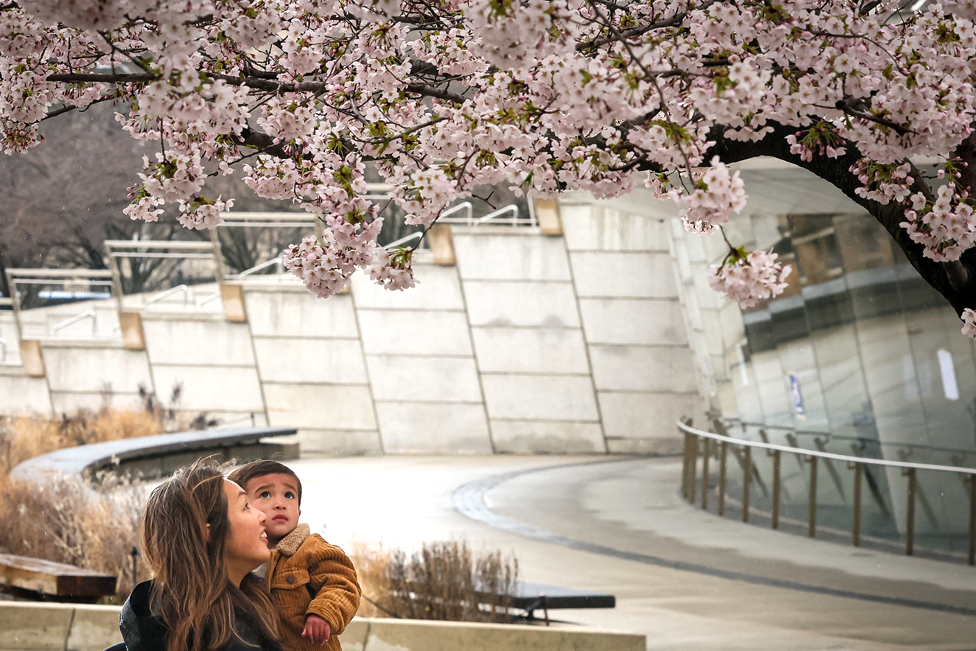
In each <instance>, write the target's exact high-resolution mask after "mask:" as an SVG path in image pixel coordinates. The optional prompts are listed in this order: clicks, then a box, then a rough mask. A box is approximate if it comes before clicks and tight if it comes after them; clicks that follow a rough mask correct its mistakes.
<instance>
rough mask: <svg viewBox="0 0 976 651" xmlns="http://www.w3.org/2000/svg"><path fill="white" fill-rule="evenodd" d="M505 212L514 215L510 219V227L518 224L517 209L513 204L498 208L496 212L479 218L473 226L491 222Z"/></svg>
mask: <svg viewBox="0 0 976 651" xmlns="http://www.w3.org/2000/svg"><path fill="white" fill-rule="evenodd" d="M507 212H511V213H515V214H514V216H513V217H512V219H511V222H512V226H515V225H517V224H518V218H519V209H518V206H516V205H515V204H514V203H513V204H512V205H511V206H505V207H504V208H499V209H498V210H496V211H494V212H490V213H488V214H487V215H485V216H484V217H481V218H479V219H478V220H477V221H476V222H475V225H477V224H484V223H485V222H490V221H491V220H493V219H495V218H496V217H498V216H499V215H504V214H505V213H507Z"/></svg>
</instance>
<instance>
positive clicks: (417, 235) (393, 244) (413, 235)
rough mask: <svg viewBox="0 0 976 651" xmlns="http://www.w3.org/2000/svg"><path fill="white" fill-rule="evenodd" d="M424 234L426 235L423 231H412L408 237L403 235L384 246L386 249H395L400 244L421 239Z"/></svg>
mask: <svg viewBox="0 0 976 651" xmlns="http://www.w3.org/2000/svg"><path fill="white" fill-rule="evenodd" d="M423 236H424V232H423V231H417V232H416V233H410V235H407V236H406V237H401V238H400V239H398V240H397V241H395V242H390V243H389V244H387V245H386V246H384V247H383V248H384V249H386V250H390V249H394V248H396V247H398V246H403V245H404V244H406V243H407V242H410V241H412V240H419V239H420V238H422V237H423Z"/></svg>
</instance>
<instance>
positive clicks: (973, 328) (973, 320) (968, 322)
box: [962, 307, 976, 339]
mask: <svg viewBox="0 0 976 651" xmlns="http://www.w3.org/2000/svg"><path fill="white" fill-rule="evenodd" d="M962 321H963V326H962V333H963V334H964V335H966V336H967V337H972V338H973V339H976V312H974V311H973V310H971V309H969V308H968V307H967V308H966V309H965V310H963V311H962Z"/></svg>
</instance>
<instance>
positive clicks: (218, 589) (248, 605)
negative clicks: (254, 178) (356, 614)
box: [119, 462, 280, 651]
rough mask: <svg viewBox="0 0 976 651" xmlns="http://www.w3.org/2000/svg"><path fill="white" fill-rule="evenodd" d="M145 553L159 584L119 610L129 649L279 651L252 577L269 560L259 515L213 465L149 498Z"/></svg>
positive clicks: (272, 620) (181, 474)
mask: <svg viewBox="0 0 976 651" xmlns="http://www.w3.org/2000/svg"><path fill="white" fill-rule="evenodd" d="M142 547H143V550H144V553H145V557H146V561H147V562H148V563H149V567H150V568H151V569H152V570H153V573H154V574H155V577H156V578H155V579H153V580H152V581H147V582H145V583H141V584H140V585H138V586H137V587H136V589H135V590H133V591H132V594H131V595H130V596H129V599H128V600H127V601H126V602H125V606H123V608H122V616H121V619H120V622H119V627H120V629H121V630H122V638H123V639H124V640H125V645H126V649H127V651H280V646H279V644H278V642H277V638H278V615H277V613H276V611H275V608H274V605H273V604H272V602H271V599H270V597H269V595H268V593H267V591H266V590H265V589H264V586H263V585H262V584H261V582H260V581H259V580H257V579H255V578H254V577H253V576H252V575H251V574H250V572H251V570H254V569H256V568H257V567H259V566H260V565H261V564H263V563H265V562H266V561H267V560H268V558H269V557H270V555H271V552H270V551H269V550H268V545H267V537H266V536H265V533H264V514H263V513H262V512H261V511H259V510H257V509H255V508H251V506H250V505H249V504H248V502H247V496H246V494H245V493H244V491H243V490H241V487H240V486H238V485H237V484H235V483H233V482H231V481H228V480H226V479H225V478H224V476H223V474H221V472H220V471H219V470H217V469H216V468H215V467H214V466H213V465H211V464H209V463H206V462H197V463H195V464H193V465H192V466H189V467H188V468H183V469H181V470H179V471H178V472H177V473H176V474H175V475H174V476H173V477H172V478H171V479H169V480H168V481H166V482H164V483H163V484H162V485H160V486H159V487H157V488H156V489H155V490H154V491H153V492H152V494H151V495H150V496H149V503H148V504H147V505H146V514H145V518H144V520H143V524H142Z"/></svg>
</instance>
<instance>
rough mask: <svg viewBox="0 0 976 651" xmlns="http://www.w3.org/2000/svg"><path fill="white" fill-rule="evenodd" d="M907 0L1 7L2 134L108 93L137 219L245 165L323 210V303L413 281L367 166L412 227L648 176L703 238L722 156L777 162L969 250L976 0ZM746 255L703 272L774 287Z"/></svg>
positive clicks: (306, 260) (37, 141)
mask: <svg viewBox="0 0 976 651" xmlns="http://www.w3.org/2000/svg"><path fill="white" fill-rule="evenodd" d="M901 4H902V3H899V2H896V0H882V2H880V3H878V4H876V5H872V9H871V10H870V11H864V12H862V11H861V9H862V8H863V6H864V3H863V2H859V1H856V0H838V1H836V2H822V1H821V0H789V1H784V2H778V3H772V4H770V3H760V2H714V1H713V0H682V1H680V2H674V1H669V0H636V1H634V2H618V3H594V2H580V1H578V0H552V1H549V0H505V1H504V2H502V1H499V0H429V1H427V2H424V3H416V2H407V1H406V0H347V1H344V2H339V1H337V0H260V1H257V0H241V1H240V2H238V1H235V2H229V1H226V0H72V1H71V2H60V1H57V0H33V1H31V2H19V3H6V4H4V5H3V7H2V8H0V146H2V147H3V149H4V151H5V153H7V154H11V155H12V154H15V153H22V152H25V151H27V150H29V149H31V148H33V147H37V146H41V145H42V144H43V138H42V135H41V131H42V129H41V128H40V126H39V125H41V124H42V122H41V121H42V120H44V119H46V118H48V116H54V115H55V114H58V113H60V112H62V111H69V110H73V109H75V108H84V107H86V106H89V105H91V104H92V103H95V102H103V101H112V102H113V103H115V105H116V107H117V111H118V121H119V124H120V128H122V129H124V130H125V131H126V132H128V133H129V134H130V135H131V136H132V137H133V138H136V139H138V140H141V141H144V144H145V146H146V147H147V151H148V152H151V153H148V154H147V156H146V158H145V161H144V166H143V169H141V170H133V176H134V177H135V175H136V174H138V177H139V179H140V182H139V183H138V184H137V185H136V186H135V190H134V192H133V195H132V197H131V198H132V200H133V203H132V204H131V205H130V206H129V207H127V208H126V209H125V211H124V212H125V214H127V215H129V216H130V217H132V218H135V219H144V220H148V221H152V220H155V219H158V218H159V216H160V215H161V214H162V213H163V211H164V210H165V207H166V206H167V205H173V204H176V205H179V206H180V207H181V210H180V217H179V219H181V221H182V222H183V223H184V224H185V225H187V226H188V227H190V228H200V227H204V228H207V227H209V226H211V225H212V224H214V223H215V222H216V220H217V219H218V216H219V213H220V210H221V209H220V208H217V207H216V206H217V203H218V202H215V203H208V202H206V201H201V198H202V197H203V196H204V192H205V186H206V182H207V179H208V178H209V177H211V176H214V175H219V174H229V173H232V172H233V171H234V170H235V169H238V170H241V171H242V172H243V174H242V176H243V179H244V181H245V183H246V184H247V185H248V186H249V187H250V188H251V189H253V191H254V192H255V193H257V194H258V195H259V196H261V197H264V198H267V199H273V200H279V201H284V202H288V203H290V204H296V205H299V206H301V207H302V208H303V209H305V210H308V211H310V212H311V213H313V214H316V215H318V216H320V218H321V220H322V222H323V225H324V230H325V233H324V235H322V236H321V237H319V238H312V239H311V240H304V241H303V242H302V243H300V244H297V245H295V246H294V247H291V248H289V251H290V253H288V254H286V259H287V260H288V261H289V262H288V265H290V266H289V269H291V271H292V272H294V273H296V275H298V276H299V277H301V278H302V279H303V281H304V282H305V283H306V285H308V286H309V288H310V289H311V290H312V291H314V292H315V293H316V294H318V295H321V296H327V295H330V294H332V293H335V292H336V291H339V290H340V289H341V288H342V287H343V286H345V284H346V283H347V282H348V279H349V277H350V276H351V274H352V273H355V271H356V270H365V269H370V274H371V276H372V277H373V278H374V280H375V281H376V282H379V283H380V284H383V285H384V286H387V287H390V288H401V287H406V286H409V284H410V282H412V280H411V279H412V276H411V275H410V271H409V270H410V264H409V262H410V258H409V256H408V255H407V254H406V253H395V252H394V253H383V252H379V251H378V249H377V248H376V245H375V242H376V235H377V233H378V231H379V229H380V228H381V227H382V223H383V222H382V220H381V219H379V218H378V215H379V210H380V206H379V204H378V203H377V202H376V201H375V200H373V199H372V198H370V196H371V195H370V193H369V186H368V184H367V182H366V179H367V174H375V175H377V177H378V178H376V179H375V180H378V181H380V182H382V183H385V184H387V185H389V186H390V188H391V192H390V194H391V196H392V197H393V200H394V201H395V202H396V203H397V204H398V206H399V208H400V209H402V213H403V214H405V215H406V218H405V219H406V221H407V222H408V223H410V224H421V225H425V226H426V225H429V224H431V223H433V222H434V221H436V220H437V219H438V218H439V216H440V214H441V213H442V212H443V210H444V209H445V208H446V207H448V206H450V205H451V204H452V203H454V202H456V201H458V200H463V199H466V198H468V197H471V196H472V194H474V193H475V192H476V188H479V187H482V186H488V185H497V184H507V185H508V186H509V187H512V188H513V189H515V191H516V192H517V193H520V194H524V195H526V196H527V197H528V198H530V199H532V198H536V197H552V196H554V195H555V194H556V193H559V192H564V191H580V190H582V191H587V192H589V193H592V194H593V195H594V196H595V197H597V198H608V197H614V196H619V195H621V194H623V193H626V192H628V191H630V190H631V189H632V188H634V187H636V186H637V185H638V184H639V183H641V182H642V181H643V182H644V183H645V184H646V185H647V186H648V187H651V188H653V189H654V190H655V193H656V194H657V196H659V197H661V198H670V199H671V200H673V201H674V202H675V203H676V205H677V206H678V209H679V211H680V213H681V215H682V217H683V218H684V221H685V224H686V227H687V228H689V229H690V230H693V231H696V232H699V233H709V232H712V231H714V230H716V229H720V228H722V226H723V225H724V224H726V223H728V222H729V220H730V219H731V216H732V215H733V214H736V213H739V212H740V211H741V210H742V208H743V207H744V205H745V203H746V201H747V198H746V188H744V186H743V183H742V181H741V179H740V178H739V176H738V174H737V173H733V172H732V171H731V170H729V169H728V167H727V165H729V164H731V163H733V162H736V161H739V160H743V159H746V158H749V157H752V156H756V155H767V156H775V157H777V158H780V159H782V160H786V161H789V162H791V163H794V164H797V165H800V166H803V167H806V168H808V169H810V170H812V171H813V172H814V173H816V174H819V175H821V176H822V177H823V178H825V179H826V180H828V181H830V182H832V183H834V184H835V185H837V186H838V187H841V188H844V191H845V192H846V193H847V194H848V196H850V197H851V198H852V199H854V200H856V201H859V202H861V203H862V204H864V205H865V206H866V207H867V208H868V209H869V211H871V212H873V213H875V214H878V215H880V214H881V213H882V212H884V211H882V210H881V208H880V207H881V206H884V207H885V208H884V210H886V211H888V212H890V211H895V212H896V213H897V214H899V215H903V218H901V219H899V223H901V226H902V228H904V229H905V230H906V231H907V233H908V234H909V237H910V239H911V241H912V242H913V243H914V244H915V245H917V246H918V247H920V248H919V250H920V251H922V252H923V253H924V255H925V256H927V257H929V258H931V259H932V260H935V261H937V262H940V263H941V262H951V261H955V260H959V259H960V256H962V255H963V254H964V253H965V252H966V251H968V250H969V249H971V248H973V247H974V246H976V235H974V223H976V219H974V216H973V212H974V209H976V204H974V203H973V199H972V195H973V188H972V187H970V186H971V185H972V183H973V180H972V179H973V178H976V177H974V176H973V175H972V174H971V173H970V172H969V171H968V170H969V168H968V167H967V165H969V164H974V165H976V153H973V149H974V148H973V147H972V146H971V143H968V144H967V139H968V138H970V136H971V135H972V133H973V124H976V92H974V85H976V66H973V64H972V62H973V61H974V60H976V25H974V22H973V21H974V19H976V2H974V1H973V0H951V1H949V0H947V1H945V2H943V3H941V4H940V3H929V4H927V5H925V6H924V7H921V8H920V9H919V10H917V11H915V12H914V13H913V12H911V11H910V10H907V9H905V8H904V7H902V6H901ZM921 160H927V161H932V160H935V161H937V163H936V168H937V169H938V171H939V172H938V173H939V176H938V178H935V177H933V176H930V175H929V173H928V172H927V171H926V170H925V169H919V168H918V166H916V163H915V162H913V161H921ZM946 188H947V189H946ZM231 201H232V200H231V199H227V200H224V204H225V206H226V207H229V205H230V202H231ZM730 246H731V247H732V252H733V254H734V253H735V252H736V251H737V249H735V244H734V243H732V244H731V245H730ZM743 255H744V256H745V257H736V255H733V256H732V258H731V263H730V264H723V265H720V268H719V270H718V271H717V272H716V273H715V274H713V280H714V283H713V284H716V286H719V287H720V288H721V289H722V291H728V292H729V293H730V295H733V296H735V297H744V298H742V299H741V300H743V301H745V302H748V301H751V300H758V299H754V298H753V297H755V296H760V297H761V295H762V292H764V291H767V292H768V294H769V296H770V297H771V296H774V295H775V294H776V292H777V291H778V290H777V289H776V288H777V286H779V285H782V278H781V277H780V275H781V272H780V271H775V267H776V264H775V257H773V258H769V257H768V256H771V255H772V254H762V255H759V254H758V253H757V254H756V255H755V256H753V254H748V255H746V254H743ZM384 256H386V257H389V260H388V261H387V259H386V257H384ZM749 256H753V257H751V258H749ZM750 259H751V260H752V261H751V262H749V260H750ZM964 260H965V258H964ZM374 262H375V264H374ZM925 269H930V268H929V267H924V268H923V271H924V272H925V273H938V271H925ZM935 269H939V267H935ZM935 284H936V285H939V283H935ZM943 284H944V283H943ZM763 288H765V289H763ZM736 300H740V299H739V298H737V299H736Z"/></svg>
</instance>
